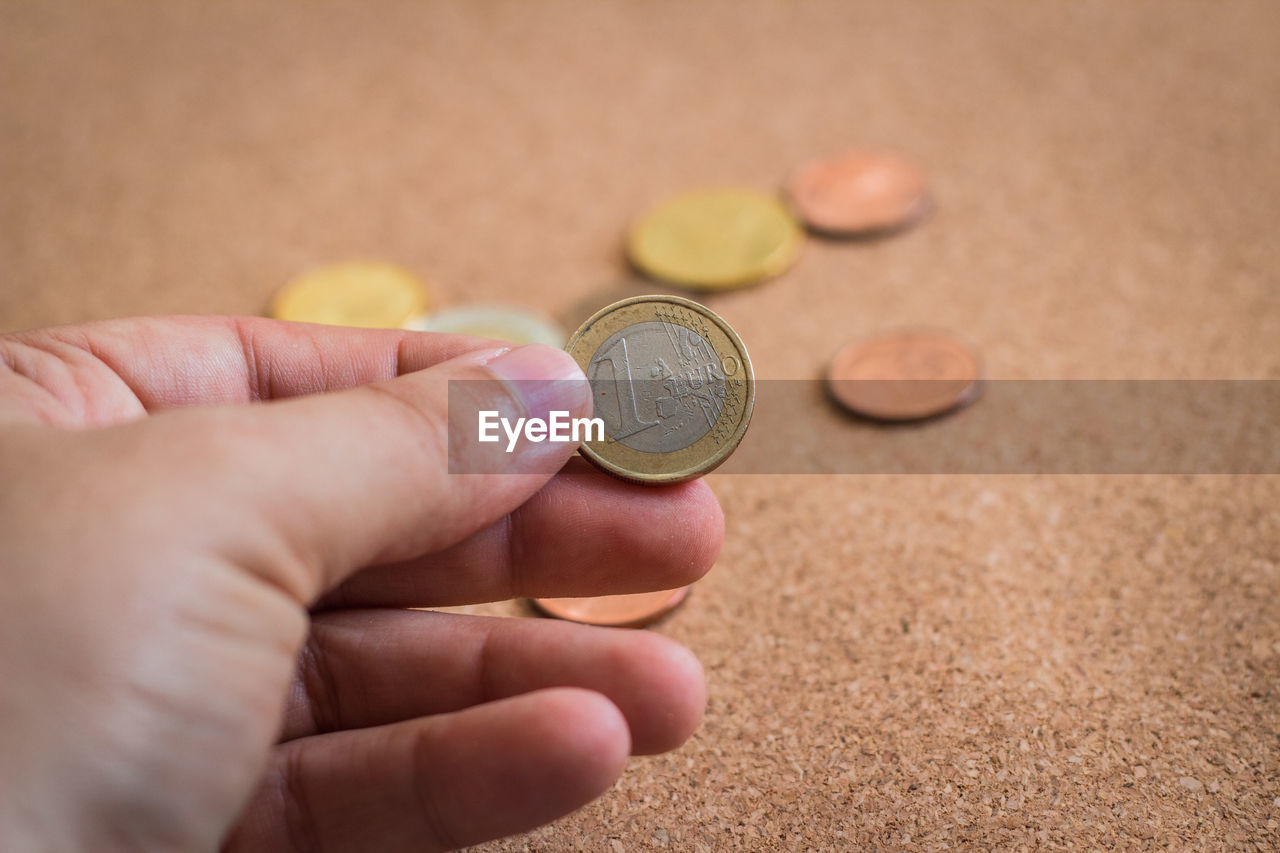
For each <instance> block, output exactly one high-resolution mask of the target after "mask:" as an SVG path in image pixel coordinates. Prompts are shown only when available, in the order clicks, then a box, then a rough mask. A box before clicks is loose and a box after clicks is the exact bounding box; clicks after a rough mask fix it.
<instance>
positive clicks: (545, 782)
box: [0, 318, 723, 853]
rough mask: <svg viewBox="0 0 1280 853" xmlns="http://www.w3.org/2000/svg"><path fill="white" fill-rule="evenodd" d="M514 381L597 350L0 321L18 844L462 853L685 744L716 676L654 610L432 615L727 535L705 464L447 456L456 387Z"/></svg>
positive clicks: (612, 570) (651, 576) (178, 324)
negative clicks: (646, 474) (2, 331)
mask: <svg viewBox="0 0 1280 853" xmlns="http://www.w3.org/2000/svg"><path fill="white" fill-rule="evenodd" d="M495 376H496V377H499V378H503V379H508V380H509V379H512V378H519V379H522V380H531V379H534V378H546V379H566V378H577V377H580V376H581V374H580V372H579V371H578V370H577V368H576V366H575V365H574V364H573V362H572V359H569V358H568V356H566V355H564V354H563V353H559V352H558V351H556V350H552V349H549V348H545V347H530V348H521V349H516V350H512V351H511V352H506V351H504V350H503V349H501V348H500V345H499V344H496V343H494V342H492V341H481V340H478V339H473V338H465V337H458V336H444V335H429V334H423V333H412V332H399V331H390V330H387V331H383V330H351V329H338V328H331V327H323V326H307V325H297V324H286V323H279V322H275V321H270V320H259V319H234V318H154V319H137V320H120V321H109V322H104V323H95V324H88V325H83V326H68V327H61V328H57V329H49V330H42V331H36V332H27V333H21V334H15V335H8V336H0V849H6V850H7V849H14V850H94V851H115V850H120V851H124V850H130V851H134V850H184V851H185V850H193V851H194V850H217V849H219V848H222V849H225V850H231V851H258V850H263V851H266V850H271V851H277V850H292V849H298V850H310V851H326V853H328V851H354V850H380V851H398V850H413V851H430V850H443V849H449V848H453V847H457V846H463V845H468V844H474V843H477V842H479V841H482V840H485V839H489V838H495V837H499V836H503V835H508V834H511V833H515V832H520V831H523V830H526V829H530V828H533V827H536V826H538V825H540V824H543V823H546V822H547V821H550V820H553V819H555V818H557V817H559V816H561V815H564V814H566V813H568V812H570V811H572V810H574V809H576V808H578V807H579V806H581V805H583V804H584V803H587V802H589V801H590V800H591V799H593V798H595V797H596V796H598V795H599V794H601V793H602V792H603V791H605V790H606V789H607V788H608V787H609V786H610V785H612V783H613V782H614V780H615V779H616V778H617V777H618V776H619V774H621V772H622V771H623V768H624V766H625V764H626V762H627V757H628V756H629V755H635V754H645V753H656V752H662V751H665V750H670V749H673V748H675V747H677V746H679V745H680V744H681V743H682V742H684V741H685V740H686V739H687V738H688V737H689V736H690V734H691V733H692V732H693V731H694V729H695V728H696V726H697V724H698V722H699V720H700V718H701V714H702V709H703V706H704V704H705V688H704V683H703V677H702V671H701V669H700V667H699V665H698V663H697V661H696V660H695V658H694V657H693V656H692V655H691V654H690V653H689V652H688V651H686V650H685V649H684V648H682V647H680V646H678V645H676V644H675V643H673V642H671V641H669V640H667V639H665V638H663V637H662V636H659V635H658V634H655V633H652V632H643V631H637V632H631V631H619V630H608V629H602V628H590V627H586V626H580V625H571V624H568V623H561V622H554V621H551V620H538V619H493V618H484V617H474V616H461V615H457V614H443V613H434V612H425V611H413V610H406V609H404V608H406V607H409V606H438V605H450V604H464V603H473V602H480V601H490V600H500V599H506V598H512V597H520V596H572V595H598V594H608V593H621V592H639V591H643V590H652V589H663V588H669V587H675V586H680V585H683V584H687V583H690V582H692V581H694V580H696V579H697V578H698V577H700V576H701V575H702V574H703V573H704V572H705V571H706V570H707V569H708V568H709V567H710V565H711V564H712V563H713V562H714V560H715V558H716V555H717V553H718V551H719V548H720V543H721V539H722V536H723V517H722V515H721V512H720V508H719V505H718V504H717V502H716V500H715V497H714V495H713V494H712V493H711V490H710V489H709V488H707V487H706V485H705V484H703V483H701V482H693V483H687V484H684V485H680V486H669V487H664V488H645V487H639V486H631V485H627V484H624V483H621V482H618V481H615V480H613V479H610V478H609V477H607V476H605V475H603V474H600V473H597V472H595V471H593V470H590V469H589V468H588V467H587V466H583V465H580V464H578V461H576V460H575V461H569V457H570V454H571V453H572V450H573V448H572V446H570V445H567V444H544V445H540V448H539V450H538V451H537V452H539V453H544V454H560V455H562V456H563V459H564V461H568V462H569V464H568V467H567V468H566V469H565V470H564V471H562V472H561V473H559V474H556V475H555V476H550V475H547V474H536V473H535V474H520V473H513V474H502V475H493V476H488V475H486V476H459V475H456V474H453V475H451V474H449V473H448V471H447V465H446V451H447V445H448V439H447V436H446V434H445V433H446V426H445V423H446V422H445V419H444V410H445V400H446V390H445V389H446V382H447V381H448V380H449V379H451V378H454V379H457V378H489V377H495ZM525 384H527V383H523V382H522V383H520V385H525ZM566 384H570V383H564V382H560V383H557V385H558V386H564V385H566ZM493 385H494V387H497V388H504V387H506V386H504V385H502V384H501V383H493ZM268 400H269V401H273V402H269V403H268V402H265V401H268ZM507 402H509V401H507ZM542 402H546V401H545V400H544V401H542ZM559 402H567V403H569V404H570V405H569V406H566V407H565V408H570V409H571V410H572V412H573V414H574V416H581V415H587V414H589V413H590V412H589V409H590V403H589V397H588V396H587V395H586V394H583V395H581V397H580V398H579V399H575V400H560V401H559ZM521 405H526V406H527V405H528V404H527V403H525V404H521ZM517 456H518V454H517ZM547 459H548V457H545V456H544V457H542V458H541V460H540V464H539V465H537V466H533V467H536V468H537V469H538V470H543V471H545V470H548V468H547V465H546V462H547ZM552 461H554V462H556V463H557V465H558V462H559V461H560V460H559V459H553V460H552ZM513 464H514V466H515V467H514V469H513V470H515V471H519V470H521V468H520V465H521V464H522V463H521V462H520V461H519V460H516V461H515V462H514V463H513ZM527 464H529V465H531V464H532V463H527ZM552 467H555V466H552Z"/></svg>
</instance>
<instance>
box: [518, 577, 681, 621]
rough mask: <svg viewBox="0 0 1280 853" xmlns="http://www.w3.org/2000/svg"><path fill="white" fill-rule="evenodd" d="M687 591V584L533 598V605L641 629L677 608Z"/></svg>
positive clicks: (560, 614) (569, 616)
mask: <svg viewBox="0 0 1280 853" xmlns="http://www.w3.org/2000/svg"><path fill="white" fill-rule="evenodd" d="M688 594H689V587H687V586H682V587H680V588H679V589H664V590H659V591H658V592H638V593H633V594H630V595H602V596H597V597H595V598H535V599H533V604H534V606H535V607H537V608H538V609H539V610H541V611H542V612H543V613H545V614H546V615H548V616H554V617H556V618H557V619H568V620H569V621H570V622H582V623H583V624H586V625H604V626H608V627H611V628H643V627H644V626H645V625H652V624H653V623H654V622H657V621H658V620H659V619H661V618H662V617H663V616H666V615H667V614H668V613H670V612H671V611H672V610H675V609H676V608H677V607H679V606H680V602H682V601H684V600H685V597H686V596H688Z"/></svg>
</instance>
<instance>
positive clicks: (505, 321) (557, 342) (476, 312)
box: [409, 305, 564, 349]
mask: <svg viewBox="0 0 1280 853" xmlns="http://www.w3.org/2000/svg"><path fill="white" fill-rule="evenodd" d="M409 328H412V329H416V330H418V331H422V332H444V333H447V334H451V335H472V336H474V337H477V338H493V339H494V340H499V341H507V342H509V343H513V344H521V345H523V344H546V345H547V346H552V347H556V348H557V349H559V348H560V347H563V346H564V331H563V330H562V329H561V328H560V327H559V326H556V325H553V324H552V323H551V322H550V321H548V320H544V319H542V318H541V317H539V316H538V315H537V314H533V313H531V312H529V311H525V310H524V309H522V308H514V307H510V306H505V305H467V306H463V307H459V308H447V309H445V310H443V311H437V312H436V313H434V314H428V315H426V316H423V317H420V318H418V319H417V320H415V321H413V322H411V323H410V324H409Z"/></svg>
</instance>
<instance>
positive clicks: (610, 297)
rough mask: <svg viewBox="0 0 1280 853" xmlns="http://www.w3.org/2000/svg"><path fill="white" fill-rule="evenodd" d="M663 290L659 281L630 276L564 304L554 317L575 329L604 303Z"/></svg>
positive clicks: (607, 303) (565, 325) (651, 294)
mask: <svg viewBox="0 0 1280 853" xmlns="http://www.w3.org/2000/svg"><path fill="white" fill-rule="evenodd" d="M664 291H665V289H664V287H663V285H662V283H661V282H654V281H651V280H649V279H647V278H639V277H631V278H625V279H622V280H619V281H615V282H612V283H610V284H607V285H605V286H603V287H600V288H599V289H597V290H593V291H591V292H590V293H588V294H586V295H585V296H583V297H581V298H579V299H575V300H574V301H572V302H570V303H568V304H567V305H564V306H562V307H561V308H560V310H559V311H557V312H556V319H557V320H559V321H560V322H561V324H563V325H564V327H565V328H567V329H576V328H578V327H579V326H581V325H582V323H583V321H584V320H586V319H587V318H588V317H590V316H591V315H592V314H594V313H596V312H597V311H599V310H600V309H601V308H603V307H605V306H606V305H612V304H613V303H615V302H621V301H622V300H623V299H630V298H631V297H633V296H653V295H654V294H656V293H663V292H664Z"/></svg>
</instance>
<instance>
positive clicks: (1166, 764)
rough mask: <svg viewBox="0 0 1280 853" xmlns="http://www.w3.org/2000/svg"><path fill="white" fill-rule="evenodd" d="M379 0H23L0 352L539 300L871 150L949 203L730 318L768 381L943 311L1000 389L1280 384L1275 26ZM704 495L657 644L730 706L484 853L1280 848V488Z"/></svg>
mask: <svg viewBox="0 0 1280 853" xmlns="http://www.w3.org/2000/svg"><path fill="white" fill-rule="evenodd" d="M370 6H371V7H372V8H370V9H363V10H362V9H360V8H357V7H356V5H355V4H351V5H317V4H307V5H303V4H277V5H274V6H271V7H267V6H265V5H260V4H251V3H217V4H214V3H172V4H143V3H128V2H104V3H83V4H73V3H67V2H60V3H46V4H33V3H31V4H29V3H19V2H5V3H3V4H0V80H3V81H4V83H3V85H0V188H2V189H0V328H4V329H13V328H21V327H28V326H35V325H46V324H52V323H60V322H73V321H78V320H84V319H91V318H100V317H109V316H116V315H123V314H135V313H166V312H197V313H200V312H218V313H257V312H259V311H261V310H262V307H263V306H264V304H265V303H266V300H267V298H268V296H269V294H270V293H271V291H272V290H273V289H274V288H275V287H277V286H278V285H279V284H280V283H282V282H283V281H284V280H285V279H287V278H288V277H290V276H291V275H293V274H295V273H296V272H298V271H299V270H300V269H303V268H305V267H308V266H311V265H313V264H317V263H323V262H327V261H332V260H340V259H345V258H348V257H374V258H383V259H387V260H392V261H395V262H399V263H402V264H404V265H406V266H408V267H410V268H411V269H414V270H417V271H418V272H420V273H422V274H423V275H425V276H427V277H428V278H429V279H430V280H431V281H432V282H433V287H434V292H435V294H436V295H437V297H438V299H439V301H440V302H441V303H450V304H460V303H463V302H467V301H473V300H488V301H493V300H504V301H509V302H515V303H517V304H522V305H526V306H529V307H534V308H538V309H540V310H542V311H543V312H544V313H546V314H549V315H553V316H554V315H556V314H557V313H559V312H561V311H565V310H567V307H568V306H570V305H573V304H575V303H577V302H580V301H582V300H584V299H586V298H588V297H589V295H590V294H592V293H593V292H596V291H600V290H604V289H605V288H607V287H610V286H612V285H616V284H617V283H618V282H619V281H620V280H621V279H623V278H624V277H625V271H624V269H623V267H622V265H621V262H620V259H619V254H618V250H619V246H620V243H621V234H622V231H623V228H624V227H625V224H626V223H627V221H628V220H629V219H631V218H632V217H634V216H635V215H636V214H637V213H639V212H640V211H641V210H642V209H643V208H645V207H646V206H648V205H649V204H651V203H653V202H655V201H657V200H659V199H661V198H662V197H664V196H666V195H667V194H669V193H671V192H674V191H677V190H681V189H685V188H690V187H694V186H699V185H716V184H746V185H753V186H759V187H763V188H769V187H773V186H775V185H776V184H777V182H778V181H779V180H780V179H781V178H782V177H783V176H784V175H785V174H786V172H787V171H788V170H789V169H790V168H791V167H792V166H793V165H794V164H795V163H797V162H799V161H800V160H802V159H805V158H807V157H809V156H811V155H813V154H815V153H821V152H824V151H830V150H833V149H839V148H840V147H843V146H845V145H847V144H850V143H862V144H872V145H882V146H891V147H897V148H901V149H903V150H905V151H907V152H909V153H911V154H912V155H914V156H915V157H917V158H919V159H920V160H921V161H922V162H923V163H925V164H926V165H927V166H928V167H929V168H930V170H931V174H932V178H933V184H934V188H935V190H936V194H937V197H938V203H939V207H938V213H937V215H936V216H935V217H934V219H933V220H931V221H930V222H928V223H926V224H925V225H924V226H922V227H920V228H919V229H917V230H915V231H912V232H910V233H907V234H903V235H900V236H897V237H894V238H892V239H885V240H881V241H877V242H871V243H820V242H816V241H815V242H810V244H809V245H808V246H807V247H806V250H805V252H804V255H803V257H802V258H801V261H800V263H799V265H798V266H797V267H796V268H795V269H794V270H793V271H792V272H791V273H789V274H788V275H786V276H784V277H783V278H782V279H780V280H778V281H776V282H774V283H771V284H769V285H766V286H764V287H761V288H758V289H754V290H747V291H741V292H738V293H734V294H728V295H724V296H720V297H717V298H716V299H715V300H714V303H713V304H714V307H715V308H716V310H718V311H720V312H721V313H723V314H724V316H725V317H726V318H727V319H729V320H730V321H731V322H732V323H733V324H734V326H735V327H736V328H737V330H738V332H739V333H740V334H741V336H742V337H743V339H744V340H745V341H746V342H747V344H748V346H749V347H750V348H751V351H752V355H753V358H754V359H755V362H756V365H757V371H758V374H759V375H760V376H762V377H768V378H811V377H813V376H815V375H817V373H818V371H819V370H820V369H821V368H822V366H823V364H824V363H825V362H826V360H827V359H828V358H829V357H830V355H831V354H832V353H833V352H834V351H835V349H836V348H837V347H838V346H839V345H841V344H843V343H845V342H846V341H848V340H849V339H851V338H853V337H856V336H861V335H864V334H867V333H870V332H873V331H876V330H879V329H882V328H885V327H888V326H895V325H904V324H908V325H910V324H928V325H938V326H944V327H951V328H955V329H958V330H961V331H963V332H964V333H965V334H966V335H967V336H968V337H969V338H970V339H972V340H974V341H975V342H977V343H978V344H979V345H980V346H981V347H982V350H983V353H984V355H985V357H986V361H987V366H988V369H989V372H990V373H991V375H993V376H996V377H1018V378H1093V377H1141V378H1150V377H1170V378H1217V377H1236V378H1246V377H1269V378H1280V345H1277V342H1278V341H1280V239H1278V238H1277V237H1276V231H1277V225H1278V223H1280V177H1278V176H1280V172H1278V171H1277V169H1278V168H1280V166H1278V164H1280V110H1277V108H1276V105H1277V104H1280V50H1277V41H1276V33H1277V32H1280V7H1278V6H1276V5H1275V4H1273V3H1267V2H1263V0H1258V2H1239V3H1231V4H1214V5H1213V6H1212V7H1210V6H1209V5H1208V4H1198V3H1186V2H1163V0H1144V1H1143V2H1131V3H1125V4H1113V3H1104V2H1084V3H1073V4H1057V3H1055V4H1048V3H1046V4H1039V3H1037V4H1032V3H1017V2H966V3H954V4H942V3H931V2H929V3H920V2H915V3H898V4H888V3H871V2H867V3H854V2H850V3H837V2H834V0H831V2H819V0H813V2H802V3H782V2H747V3H737V2H727V0H726V1H725V2H714V3H712V2H704V3H678V2H661V3H640V2H634V3H623V2H616V0H615V2H606V3H594V4H586V3H582V4H575V3H568V2H561V3H550V4H548V3H523V2H514V0H513V2H507V3H496V2H477V3H470V4H463V3H457V4H445V3H428V4H413V3H404V4H398V3H380V4H370ZM797 415H798V416H800V417H803V415H804V413H803V412H800V413H797ZM712 482H713V485H714V486H715V488H716V491H717V492H718V493H719V494H720V496H721V499H722V501H723V503H724V505H725V509H726V513H727V516H728V521H727V526H728V538H727V541H726V545H725V548H724V551H723V554H722V556H721V558H720V562H719V564H718V566H717V568H716V569H715V570H714V571H713V572H712V573H711V575H709V576H708V577H707V578H706V579H705V580H704V581H703V582H701V583H700V584H699V585H698V587H697V588H696V590H695V594H694V595H693V596H692V597H691V599H690V600H689V602H688V603H687V604H686V606H685V607H684V608H683V609H682V610H680V611H679V612H677V614H675V615H674V616H673V617H672V618H671V619H669V620H668V621H666V622H665V623H663V624H662V625H661V626H659V627H658V628H657V629H656V630H660V631H662V632H663V633H666V634H668V635H670V636H672V637H675V638H677V639H679V640H681V641H683V642H685V643H687V644H689V645H690V646H692V647H693V648H694V649H695V650H696V651H697V652H698V654H699V655H700V656H701V658H702V660H703V661H704V663H705V665H706V667H707V674H708V680H709V683H710V689H711V700H710V707H709V709H708V716H707V720H706V723H705V725H704V726H703V728H702V729H701V731H700V732H699V733H698V734H697V735H696V736H695V738H694V739H693V741H692V742H691V743H690V744H689V745H687V746H686V747H685V748H683V749H682V750H680V751H678V752H676V753H674V754H671V755H667V756H663V757H659V758H646V759H638V760H636V761H634V762H633V764H632V766H631V768H630V769H629V770H628V771H627V773H626V775H625V776H624V777H623V779H622V781H621V782H620V783H619V785H618V786H617V787H616V788H615V789H614V790H613V791H612V792H610V793H609V794H607V795H606V796H605V797H604V798H603V799H601V800H600V801H599V802H597V803H595V804H593V805H591V806H589V807H588V808H586V809H585V810H583V811H582V812H580V813H578V814H576V815H574V816H572V817H570V818H568V819H566V820H564V821H562V822H560V823H557V824H555V825H553V826H552V827H549V828H547V829H544V830H542V831H539V832H537V833H534V834H532V835H529V836H523V837H519V838H515V839H510V840H507V841H505V842H500V843H496V844H494V845H492V846H491V847H490V848H488V849H495V850H497V849H510V850H519V849H536V850H559V849H575V850H576V849H581V850H586V851H602V850H603V851H613V850H624V851H630V850H643V849H658V848H663V847H666V848H669V849H675V850H693V851H699V850H732V849H751V850H755V849H844V848H847V847H849V846H850V845H851V844H852V843H854V842H859V843H861V844H863V845H865V846H868V847H869V846H878V847H880V848H882V849H907V850H910V849H931V848H938V847H945V846H956V845H966V846H973V847H977V848H991V849H1010V848H1017V847H1019V846H1021V847H1026V848H1034V847H1036V846H1040V847H1046V848H1062V847H1077V848H1094V847H1108V846H1119V847H1125V848H1139V849H1143V848H1160V847H1169V848H1175V849H1180V848H1186V847H1191V846H1203V847H1206V848H1211V849H1220V848H1223V847H1231V846H1242V847H1246V848H1249V847H1257V848H1262V849H1273V848H1275V847H1277V846H1280V842H1278V841H1277V838H1278V836H1277V831H1278V830H1277V821H1280V692H1278V691H1280V685H1278V681H1280V514H1278V513H1277V511H1276V507H1277V506H1278V505H1280V478H1277V477H1210V476H1200V477H1172V476H1126V477H1119V476H1111V477H1102V476H1096V477H1088V476H1076V477H1068V476H1059V477H1054V476H1034V477H1033V476H1004V477H998V476H989V477H978V476H941V475H937V476H902V477H888V476H882V477H871V476H866V477H853V476H845V477H837V476H831V477H819V476H792V477H783V476H778V477H751V476H727V475H721V476H718V477H713V481H712ZM488 612H499V613H520V612H523V611H521V610H519V609H518V608H517V607H516V606H515V605H511V604H508V605H497V606H494V607H492V608H488Z"/></svg>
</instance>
